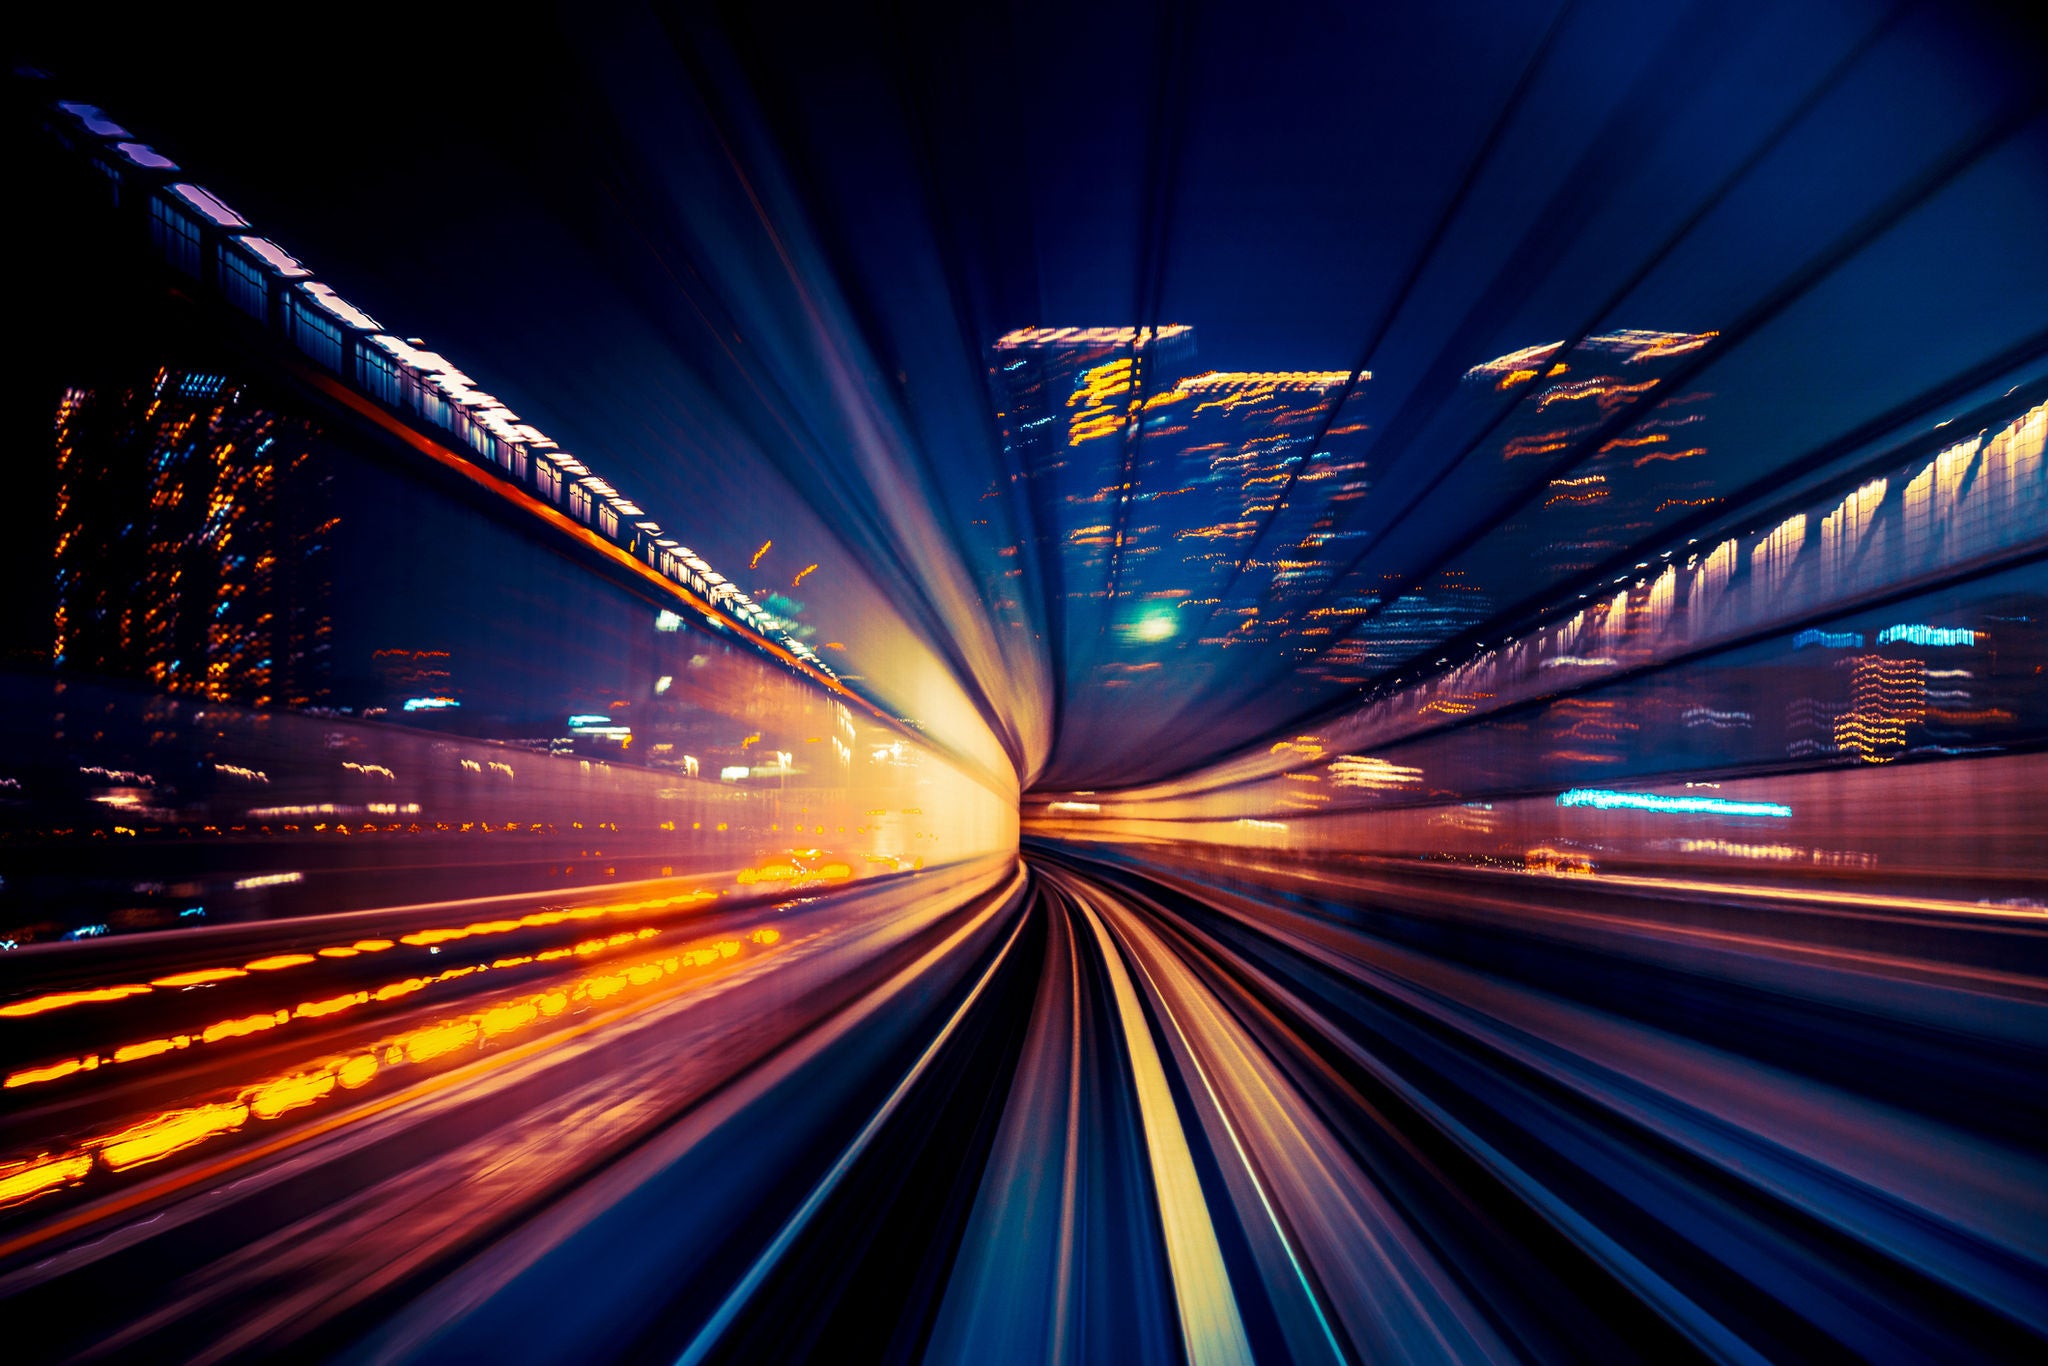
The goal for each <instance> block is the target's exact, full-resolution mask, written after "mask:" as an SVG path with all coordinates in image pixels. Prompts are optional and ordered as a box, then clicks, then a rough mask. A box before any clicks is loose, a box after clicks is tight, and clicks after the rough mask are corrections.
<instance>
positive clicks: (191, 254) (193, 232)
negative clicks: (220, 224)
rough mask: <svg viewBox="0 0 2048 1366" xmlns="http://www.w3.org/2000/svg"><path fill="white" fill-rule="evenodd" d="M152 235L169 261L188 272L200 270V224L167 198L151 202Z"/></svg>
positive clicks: (150, 225)
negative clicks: (175, 206)
mask: <svg viewBox="0 0 2048 1366" xmlns="http://www.w3.org/2000/svg"><path fill="white" fill-rule="evenodd" d="M149 235H150V237H151V238H152V239H153V240H154V241H155V242H156V246H157V250H158V251H161V252H162V253H163V254H164V259H165V260H167V261H169V262H170V263H171V264H172V265H174V266H176V267H177V268H178V269H179V270H182V271H184V272H185V273H186V274H187V275H197V274H198V273H199V256H200V245H199V225H198V224H197V223H195V222H193V221H192V220H191V219H190V218H188V217H187V216H186V215H185V214H184V213H182V212H180V211H179V210H178V209H175V208H173V207H172V206H171V204H170V203H169V202H168V201H166V200H164V199H160V198H159V199H151V200H150V201H149Z"/></svg>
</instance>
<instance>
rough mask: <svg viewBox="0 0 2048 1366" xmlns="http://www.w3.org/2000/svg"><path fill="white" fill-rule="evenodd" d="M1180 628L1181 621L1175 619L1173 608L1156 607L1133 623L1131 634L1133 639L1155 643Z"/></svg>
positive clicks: (1148, 643)
mask: <svg viewBox="0 0 2048 1366" xmlns="http://www.w3.org/2000/svg"><path fill="white" fill-rule="evenodd" d="M1179 629H1180V623H1179V622H1178V621H1176V620H1174V614H1173V609H1172V608H1170V607H1155V608H1153V609H1152V610H1151V611H1149V612H1147V613H1146V614H1145V615H1144V616H1142V617H1139V618H1138V619H1137V620H1136V621H1134V622H1132V623H1131V625H1130V634H1131V636H1132V638H1133V639H1136V640H1140V641H1143V642H1144V643H1145V644H1147V645H1154V644H1157V643H1158V642H1160V641H1162V640H1165V639H1167V638H1168V637H1170V636H1171V635H1173V633H1174V632H1176V631H1178V630H1179Z"/></svg>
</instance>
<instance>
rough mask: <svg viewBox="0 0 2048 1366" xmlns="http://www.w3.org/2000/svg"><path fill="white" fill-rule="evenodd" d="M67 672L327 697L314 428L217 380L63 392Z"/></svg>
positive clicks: (223, 697) (322, 515)
mask: <svg viewBox="0 0 2048 1366" xmlns="http://www.w3.org/2000/svg"><path fill="white" fill-rule="evenodd" d="M55 437H56V442H55V444H56V462H57V500H56V502H57V506H56V549H55V574H56V587H57V592H56V608H55V620H54V622H53V628H54V641H53V649H52V662H53V664H54V665H55V667H56V668H57V670H58V671H59V672H60V673H66V674H74V675H81V676H89V677H99V678H107V679H117V680H121V681H126V682H134V683H144V684H147V685H149V686H150V687H152V688H155V689H157V690H159V691H161V692H165V693H172V694H182V695H187V696H196V697H201V698H206V699H209V700H215V701H223V702H226V701H233V702H241V703H245V704H248V705H251V706H257V707H268V706H287V707H303V706H307V705H310V704H312V703H315V702H318V701H320V700H321V699H322V698H323V697H324V696H325V695H326V692H327V680H328V677H329V654H330V639H329V638H330V635H331V633H332V623H331V619H330V610H329V603H330V596H331V588H332V584H331V571H330V569H329V567H328V566H329V558H330V555H329V545H330V539H331V535H332V532H333V530H334V521H333V518H332V517H331V515H330V514H329V512H328V510H327V509H328V508H329V505H330V503H329V499H328V497H327V490H328V476H327V474H326V473H325V472H324V470H323V468H322V465H323V462H322V461H321V459H320V457H319V455H318V453H317V443H318V440H319V431H318V429H317V428H315V427H314V426H313V425H312V424H311V423H309V422H307V421H304V420H303V419H299V418H295V417H288V416H285V415H283V414H281V413H279V412H277V411H274V410H272V409H270V408H267V407H265V406H263V405H262V404H260V403H259V402H257V401H256V400H255V399H254V398H253V397H252V396H251V395H250V393H249V392H248V391H247V390H246V389H245V388H244V387H243V386H241V385H239V384H237V383H236V382H235V381H233V380H231V379H228V378H225V377H223V376H221V375H211V374H197V373H189V372H181V371H177V370H171V369H161V370H158V371H157V372H156V373H155V375H154V376H152V377H151V378H150V379H149V380H147V381H146V382H144V383H141V384H137V385H135V386H133V387H131V388H128V389H125V390H116V389H113V388H104V389H98V390H87V389H73V390H71V391H69V392H68V393H67V394H66V395H65V397H64V400H63V402H62V404H61V405H60V407H59V410H58V413H57V421H56V433H55Z"/></svg>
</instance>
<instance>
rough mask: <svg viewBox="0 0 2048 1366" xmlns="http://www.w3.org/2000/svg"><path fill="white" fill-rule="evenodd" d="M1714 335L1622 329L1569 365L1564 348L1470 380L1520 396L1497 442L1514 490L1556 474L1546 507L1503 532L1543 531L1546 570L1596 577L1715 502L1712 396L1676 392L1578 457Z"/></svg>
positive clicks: (1582, 346) (1491, 365) (1588, 345)
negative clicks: (1678, 519) (1665, 526)
mask: <svg viewBox="0 0 2048 1366" xmlns="http://www.w3.org/2000/svg"><path fill="white" fill-rule="evenodd" d="M1715 335H1716V334H1714V333H1711V332H1697V333H1695V332H1650V331H1642V330H1638V329H1625V330H1622V331H1618V332H1607V333H1602V334H1600V335H1598V336H1592V337H1587V338H1586V339H1585V340H1583V341H1581V342H1580V343H1579V344H1578V345H1577V346H1575V347H1573V348H1572V350H1571V352H1570V354H1569V355H1566V354H1564V343H1562V342H1551V343H1549V344H1548V345H1544V346H1532V347H1529V348H1527V349H1525V350H1522V351H1516V352H1513V353H1512V354H1509V355H1506V356H1502V357H1500V358H1499V359H1497V360H1491V361H1488V362H1487V363H1486V364H1484V365H1479V366H1474V367H1473V368H1472V369H1471V370H1469V371H1467V372H1466V374H1465V382H1466V384H1467V386H1469V387H1470V388H1471V389H1473V390H1475V391H1477V390H1480V389H1490V390H1492V391H1494V392H1495V393H1500V394H1513V395H1515V397H1516V407H1515V410H1514V412H1513V413H1512V414H1511V415H1510V416H1509V417H1508V419H1507V421H1506V422H1505V423H1503V424H1502V426H1501V427H1500V429H1499V430H1498V431H1497V432H1495V433H1494V435H1493V436H1492V437H1491V438H1490V444H1491V445H1492V446H1494V447H1495V448H1496V449H1497V450H1498V453H1499V460H1500V463H1501V466H1502V468H1503V470H1504V471H1512V472H1514V473H1515V474H1516V475H1517V476H1518V478H1517V479H1516V480H1515V481H1514V482H1519V476H1520V472H1521V471H1523V470H1529V471H1532V472H1535V473H1540V472H1541V471H1543V470H1544V469H1546V468H1552V467H1555V473H1556V477H1555V478H1553V479H1552V480H1551V481H1550V485H1549V487H1548V489H1547V490H1546V492H1545V494H1544V496H1543V497H1542V499H1541V500H1540V503H1539V504H1538V506H1537V507H1536V508H1534V509H1533V510H1532V512H1531V514H1530V515H1529V516H1527V517H1524V518H1521V519H1518V520H1517V521H1515V522H1511V523H1508V524H1507V525H1506V526H1504V527H1503V528H1502V530H1503V533H1504V534H1506V535H1509V536H1516V535H1518V534H1523V533H1527V532H1529V531H1530V530H1531V529H1532V524H1540V525H1536V526H1535V528H1534V529H1537V530H1540V532H1541V534H1540V535H1539V536H1536V537H1535V538H1533V539H1534V540H1535V542H1536V544H1537V545H1538V546H1539V550H1538V555H1539V557H1540V559H1539V563H1540V565H1541V567H1542V568H1543V569H1544V570H1545V571H1547V572H1549V573H1551V574H1570V573H1575V572H1578V571H1582V570H1586V569H1590V568H1592V567H1593V566H1595V565H1597V564H1599V563H1601V562H1602V561H1603V560H1605V559H1606V558H1607V557H1609V556H1610V555H1612V554H1613V553H1614V552H1616V551H1617V550H1619V549H1621V548H1622V547H1623V546H1626V545H1629V544H1632V543H1633V542H1634V541H1635V540H1637V539H1639V538H1640V537H1641V536H1642V535H1644V534H1645V533H1646V532H1648V531H1649V530H1650V528H1651V527H1652V526H1653V525H1654V524H1655V521H1656V520H1657V519H1658V518H1665V519H1666V520H1668V519H1669V517H1670V515H1672V513H1673V510H1674V509H1676V508H1682V507H1695V506H1702V505H1704V503H1705V502H1706V501H1707V499H1706V497H1705V493H1706V491H1707V490H1708V488H1709V487H1710V486H1711V483H1712V481H1711V480H1710V479H1708V478H1706V477H1705V465H1706V456H1707V442H1706V433H1705V423H1706V417H1705V413H1704V411H1703V407H1702V405H1703V404H1704V402H1705V400H1706V399H1708V398H1710V397H1712V396H1711V395H1709V394H1706V393H1703V392H1700V391H1696V390H1682V391H1680V392H1676V393H1672V394H1669V395H1667V396H1666V397H1664V398H1663V399H1661V400H1660V401H1659V402H1658V403H1657V404H1656V405H1655V406H1654V407H1653V408H1651V409H1650V410H1649V411H1647V412H1645V413H1644V414H1643V415H1642V416H1640V417H1638V418H1637V419H1635V420H1634V421H1633V422H1630V423H1629V424H1628V425H1627V426H1626V428H1625V429H1623V430H1621V431H1618V432H1615V433H1613V434H1612V435H1610V436H1609V437H1608V438H1607V439H1605V440H1604V441H1602V442H1601V444H1600V446H1599V447H1598V449H1596V450H1593V451H1590V452H1588V451H1584V450H1582V449H1581V447H1582V446H1583V444H1584V443H1585V442H1586V441H1587V440H1588V439H1589V438H1591V437H1592V436H1593V435H1594V434H1595V433H1597V432H1599V431H1600V430H1601V429H1602V428H1603V427H1605V426H1606V425H1607V424H1608V423H1609V422H1610V421H1612V420H1613V419H1614V418H1615V417H1616V416H1617V415H1618V414H1620V413H1621V412H1623V411H1624V410H1625V409H1627V408H1628V407H1629V406H1630V405H1631V404H1633V403H1635V402H1637V401H1638V400H1639V399H1640V398H1641V397H1642V396H1643V395H1644V394H1647V393H1648V392H1649V391H1651V390H1652V389H1654V388H1656V386H1657V385H1658V383H1659V382H1660V381H1662V380H1663V378H1664V377H1665V376H1666V375H1668V374H1669V373H1670V372H1671V370H1672V368H1673V366H1674V365H1675V364H1676V363H1677V362H1678V360H1679V359H1680V358H1681V357H1684V356H1686V355H1689V354H1691V353H1692V352H1695V351H1697V350H1699V349H1700V348H1701V347H1703V346H1705V345H1707V344H1708V343H1709V342H1711V341H1712V340H1713V339H1714V337H1715ZM1695 469H1698V470H1699V471H1700V473H1698V474H1695V473H1694V472H1693V471H1694V470H1695Z"/></svg>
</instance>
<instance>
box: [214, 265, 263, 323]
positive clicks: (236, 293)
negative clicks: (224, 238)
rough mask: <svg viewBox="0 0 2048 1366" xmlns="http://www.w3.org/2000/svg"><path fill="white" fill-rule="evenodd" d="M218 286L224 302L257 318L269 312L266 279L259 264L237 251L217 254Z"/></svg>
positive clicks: (261, 318) (260, 318)
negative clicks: (223, 295)
mask: <svg viewBox="0 0 2048 1366" xmlns="http://www.w3.org/2000/svg"><path fill="white" fill-rule="evenodd" d="M220 288H221V293H223V294H225V295H227V296H228V302H229V303H231V304H233V305H234V306H235V307H236V308H239V309H241V310H242V311H243V312H244V313H246V314H248V315H249V316H250V317H252V318H255V319H257V320H259V321H261V320H264V319H266V318H268V317H269V315H270V282H269V280H268V278H267V277H266V276H265V275H264V272H263V269H262V267H260V266H258V265H257V264H256V263H255V262H254V261H251V260H250V259H249V258H248V257H246V256H244V255H243V254H242V253H241V252H239V251H228V250H223V251H222V252H221V254H220Z"/></svg>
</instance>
